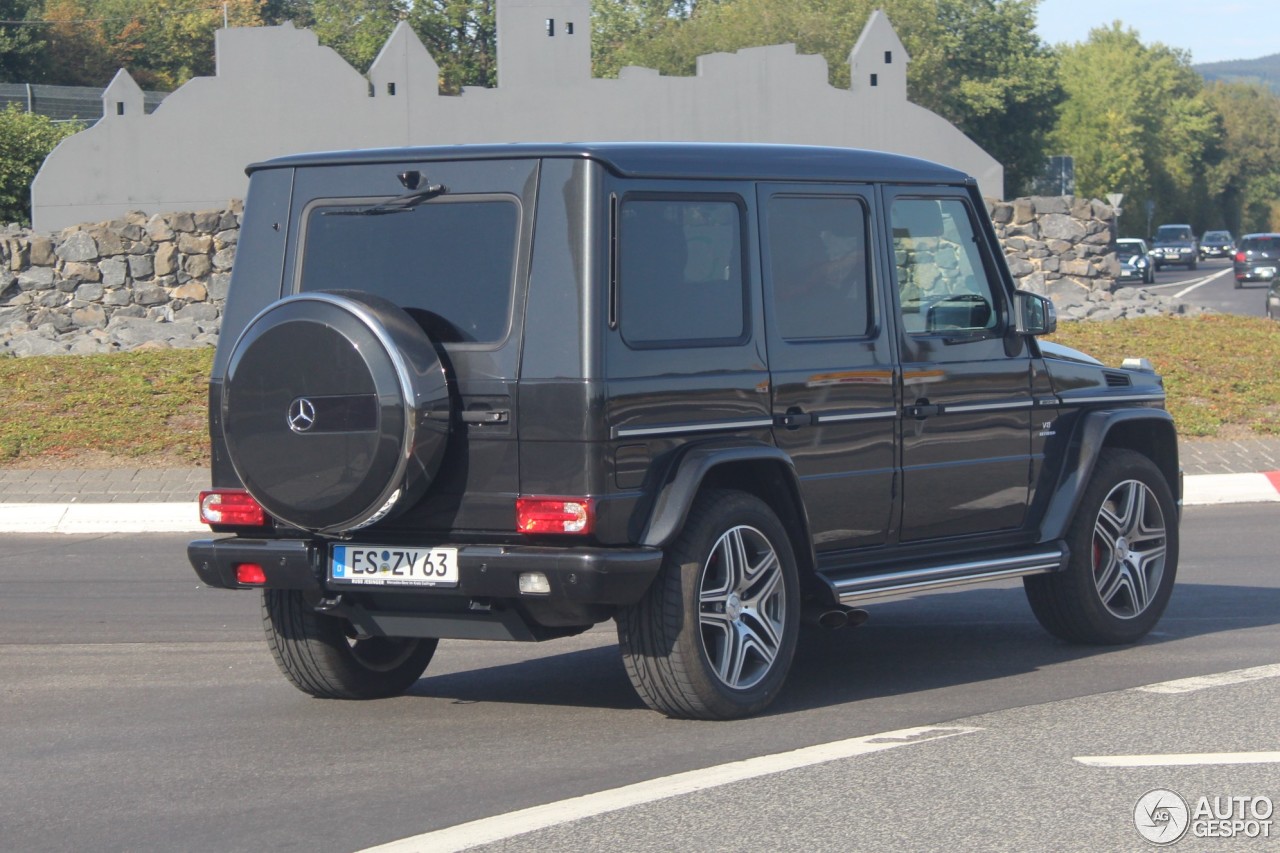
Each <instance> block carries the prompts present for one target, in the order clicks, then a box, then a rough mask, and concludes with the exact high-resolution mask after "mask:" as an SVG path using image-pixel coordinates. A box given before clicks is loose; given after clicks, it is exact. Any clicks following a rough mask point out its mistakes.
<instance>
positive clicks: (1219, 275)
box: [1173, 267, 1235, 299]
mask: <svg viewBox="0 0 1280 853" xmlns="http://www.w3.org/2000/svg"><path fill="white" fill-rule="evenodd" d="M1234 271H1235V267H1227V268H1226V269H1225V270H1219V271H1218V272H1216V273H1214V274H1213V275H1210V276H1205V277H1204V278H1202V279H1200V280H1199V281H1197V282H1196V283H1195V284H1192V285H1191V286H1190V287H1188V288H1186V289H1185V290H1179V291H1178V292H1177V293H1175V294H1173V298H1174V299H1181V298H1182V297H1184V296H1186V295H1187V294H1188V293H1190V292H1191V291H1193V290H1195V289H1196V288H1197V287H1204V286H1205V285H1206V284H1208V283H1209V282H1211V281H1216V280H1217V279H1220V278H1222V277H1223V276H1224V275H1226V274H1227V273H1229V272H1234Z"/></svg>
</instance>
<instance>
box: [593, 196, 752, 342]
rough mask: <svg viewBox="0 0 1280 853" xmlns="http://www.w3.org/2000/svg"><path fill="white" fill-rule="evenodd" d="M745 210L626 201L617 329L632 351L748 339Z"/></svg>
mask: <svg viewBox="0 0 1280 853" xmlns="http://www.w3.org/2000/svg"><path fill="white" fill-rule="evenodd" d="M742 219H743V216H742V207H741V206H740V205H739V204H738V203H737V202H736V201H729V200H709V199H706V198H700V199H675V198H635V197H630V198H624V199H623V201H622V204H621V205H620V207H619V211H618V225H617V228H618V244H617V245H618V249H617V251H618V258H617V270H618V282H617V288H618V290H617V300H618V325H619V328H620V329H621V331H622V338H623V340H625V341H626V342H627V344H629V345H630V346H633V347H639V348H644V347H670V346H677V345H686V346H716V345H721V346H725V345H731V344H737V343H741V342H742V341H743V340H745V339H746V335H747V300H746V296H745V289H744V285H743V272H742V266H743V265H742Z"/></svg>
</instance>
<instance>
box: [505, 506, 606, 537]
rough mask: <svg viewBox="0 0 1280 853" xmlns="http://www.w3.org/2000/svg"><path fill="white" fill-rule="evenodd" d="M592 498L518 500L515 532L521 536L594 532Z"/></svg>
mask: <svg viewBox="0 0 1280 853" xmlns="http://www.w3.org/2000/svg"><path fill="white" fill-rule="evenodd" d="M594 521H595V514H594V512H592V506H591V499H590V498H516V530H518V531H519V532H521V533H573V534H577V535H582V534H585V533H590V532H591V526H592V524H593V523H594Z"/></svg>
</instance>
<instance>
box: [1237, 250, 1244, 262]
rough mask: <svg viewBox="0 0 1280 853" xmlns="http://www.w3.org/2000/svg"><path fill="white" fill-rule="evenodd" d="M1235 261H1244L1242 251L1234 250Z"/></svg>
mask: <svg viewBox="0 0 1280 853" xmlns="http://www.w3.org/2000/svg"><path fill="white" fill-rule="evenodd" d="M1236 261H1237V262H1238V263H1242V264H1243V263H1244V252H1236Z"/></svg>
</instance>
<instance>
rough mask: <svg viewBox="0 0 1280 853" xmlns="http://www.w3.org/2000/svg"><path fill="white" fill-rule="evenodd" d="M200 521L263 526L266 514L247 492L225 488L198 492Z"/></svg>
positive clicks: (265, 522) (265, 521)
mask: <svg viewBox="0 0 1280 853" xmlns="http://www.w3.org/2000/svg"><path fill="white" fill-rule="evenodd" d="M200 521H201V522H203V523H204V524H233V525H243V526H245V527H265V526H266V524H267V514H266V512H265V511H264V510H263V509H262V506H261V505H260V504H259V503H258V502H257V501H255V500H254V499H253V498H252V497H251V496H250V495H249V493H248V492H246V491H242V490H240V489H226V490H222V491H216V492H201V493H200Z"/></svg>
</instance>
